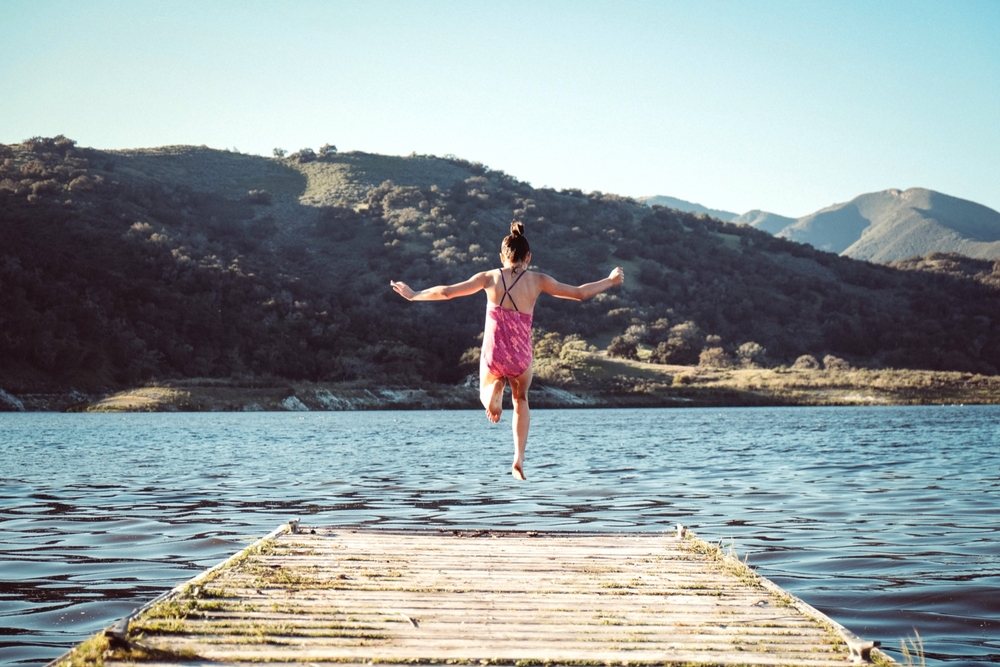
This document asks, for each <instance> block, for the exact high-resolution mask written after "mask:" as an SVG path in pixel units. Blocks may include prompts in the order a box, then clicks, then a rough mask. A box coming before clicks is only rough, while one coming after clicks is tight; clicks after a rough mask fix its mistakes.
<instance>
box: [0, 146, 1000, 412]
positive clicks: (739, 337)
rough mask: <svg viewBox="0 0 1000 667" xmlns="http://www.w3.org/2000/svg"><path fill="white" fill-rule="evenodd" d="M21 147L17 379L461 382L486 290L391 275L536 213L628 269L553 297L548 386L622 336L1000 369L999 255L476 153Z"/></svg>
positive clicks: (6, 190)
mask: <svg viewBox="0 0 1000 667" xmlns="http://www.w3.org/2000/svg"><path fill="white" fill-rule="evenodd" d="M0 164H2V166H0V233H2V237H3V240H4V242H3V244H2V246H0V388H3V389H5V390H7V391H9V392H12V393H18V392H25V391H49V390H51V391H62V390H66V389H68V388H69V387H74V388H78V389H83V390H97V389H114V388H121V387H127V386H131V385H134V384H137V383H141V382H145V381H149V380H153V379H159V380H166V379H179V378H192V377H203V378H205V377H207V378H212V377H214V378H239V379H241V381H247V382H252V381H254V379H255V378H256V379H260V378H269V377H270V378H286V379H288V380H295V381H327V382H329V381H351V380H368V381H375V382H378V381H385V382H396V383H409V384H418V383H420V382H421V381H423V380H428V381H435V382H443V383H457V382H460V381H462V380H463V379H464V377H465V376H466V374H468V373H469V372H471V371H473V370H474V369H475V363H474V355H473V353H472V352H469V350H470V349H471V348H475V347H476V346H477V345H478V339H477V336H478V335H479V334H481V331H482V321H483V317H484V315H483V312H484V299H483V298H481V297H475V298H469V299H460V300H456V301H452V302H449V303H409V302H406V301H404V300H403V299H401V298H399V297H398V296H397V295H395V294H394V293H393V292H392V290H391V289H390V288H389V285H388V283H389V280H390V279H395V280H404V281H406V282H408V283H410V284H411V285H413V286H414V287H418V288H419V287H425V286H429V285H431V284H436V283H441V282H452V281H457V280H461V279H464V278H467V277H468V276H469V275H471V274H472V273H474V272H476V271H479V270H483V269H487V268H491V267H494V266H496V263H497V254H498V251H499V243H500V240H501V239H502V237H503V236H504V234H505V233H506V231H507V228H508V226H509V223H510V220H511V217H512V215H513V216H517V217H519V218H521V219H522V220H524V222H525V224H526V227H527V236H528V238H529V240H530V241H531V244H532V249H533V255H534V261H535V263H536V265H537V266H536V268H537V269H539V270H542V271H545V272H548V273H551V274H552V275H554V276H555V277H557V278H558V279H560V280H562V281H565V282H571V283H581V282H586V281H590V280H594V279H597V278H600V277H603V276H604V275H606V274H607V272H608V271H609V270H610V269H611V268H612V267H613V266H615V265H622V266H624V267H625V268H626V274H627V283H626V285H625V286H624V287H623V288H622V289H619V290H616V291H612V292H608V293H605V294H603V295H601V296H599V297H598V298H596V299H594V300H593V301H590V302H586V303H583V304H578V303H574V302H565V301H561V300H555V299H551V300H548V301H545V300H543V301H541V302H540V303H539V305H538V307H537V309H536V319H535V321H536V323H537V331H536V334H537V336H538V339H539V342H538V346H537V350H536V355H537V358H538V360H539V377H540V379H541V381H542V382H543V383H544V382H548V383H550V384H553V385H558V384H559V383H560V382H561V381H569V380H570V379H572V374H573V372H574V371H573V369H572V363H571V358H572V353H573V350H574V349H580V346H581V345H582V346H583V347H584V348H586V347H587V346H588V345H593V346H597V347H598V348H599V349H604V348H606V347H608V346H609V345H610V344H612V343H613V350H614V351H615V353H617V354H619V355H623V356H626V357H628V356H641V357H642V358H644V359H647V360H650V361H653V362H659V363H674V364H676V363H698V361H699V359H700V358H701V355H702V354H703V353H705V352H706V351H708V354H707V356H706V357H705V358H706V359H708V362H707V363H713V362H712V361H711V360H712V359H715V360H716V362H718V363H723V364H724V363H728V361H727V360H739V359H743V360H744V361H746V362H747V363H751V362H752V363H756V364H765V365H781V364H785V365H791V364H792V363H793V362H794V361H795V360H796V359H797V358H798V357H800V356H802V355H813V356H815V357H817V358H823V357H824V356H826V355H833V356H834V357H838V358H841V359H844V360H846V361H847V362H848V363H850V364H852V365H854V366H860V367H880V366H889V367H910V368H923V369H933V370H956V371H968V372H981V373H989V374H992V373H996V371H997V368H1000V343H998V341H1000V321H998V318H997V317H996V313H998V312H1000V290H998V283H1000V267H998V263H996V262H993V263H991V262H984V261H979V262H978V263H972V264H970V263H969V262H968V261H967V260H964V259H962V258H949V257H947V256H935V257H932V258H928V259H927V260H926V261H924V260H921V261H919V262H918V261H914V262H911V263H909V264H906V265H900V266H895V267H890V266H880V265H873V264H869V263H866V262H860V261H855V260H851V259H848V258H843V257H838V256H837V255H834V254H830V253H826V252H821V251H818V250H815V249H813V248H811V247H809V246H805V245H801V244H798V243H793V242H791V241H788V240H785V239H780V238H775V237H772V236H771V235H769V234H767V233H765V232H762V231H758V230H756V229H752V228H750V227H747V226H745V225H735V224H730V223H724V222H721V221H719V220H715V219H712V218H709V217H706V216H702V215H695V214H691V213H683V212H680V211H677V210H673V209H668V208H662V207H653V208H652V209H650V208H649V207H646V206H643V205H642V204H641V203H639V202H637V201H634V200H632V199H628V198H622V197H618V196H616V195H609V194H601V193H589V194H584V193H582V192H580V191H575V190H563V191H554V190H551V189H536V188H533V187H531V186H530V185H528V184H527V183H523V182H520V181H518V180H517V179H516V178H514V177H511V176H509V175H507V174H504V173H503V172H500V171H496V170H490V169H489V168H487V167H485V166H483V165H481V164H477V163H472V162H468V161H465V160H461V159H457V158H438V157H433V156H416V155H414V156H410V157H392V156H381V155H370V154H364V153H345V154H340V153H333V152H331V153H325V154H321V155H318V156H317V155H315V154H312V152H311V151H309V152H304V153H303V152H300V153H298V154H296V155H294V156H290V157H287V158H282V159H277V158H264V157H258V156H249V155H242V154H239V153H235V152H228V151H217V150H212V149H208V148H204V147H201V148H198V147H164V148H157V149H147V150H130V151H99V150H94V149H87V148H80V147H77V146H75V145H74V143H73V142H72V141H70V140H67V139H64V138H62V137H56V138H53V139H41V138H38V139H33V140H29V141H27V142H25V143H23V144H18V145H11V146H0ZM747 343H753V344H756V346H754V345H751V346H746V345H745V344H747ZM741 346H742V347H741ZM760 348H763V349H764V350H766V353H765V352H763V351H762V350H761V349H760ZM463 355H465V356H464V357H463ZM713 355H714V356H713Z"/></svg>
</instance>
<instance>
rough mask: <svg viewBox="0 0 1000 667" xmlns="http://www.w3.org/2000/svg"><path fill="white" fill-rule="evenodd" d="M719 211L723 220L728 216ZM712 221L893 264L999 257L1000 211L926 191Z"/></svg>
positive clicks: (876, 195)
mask: <svg viewBox="0 0 1000 667" xmlns="http://www.w3.org/2000/svg"><path fill="white" fill-rule="evenodd" d="M653 199H656V198H647V201H652V200H653ZM659 199H661V200H668V199H670V200H673V198H670V197H660V198H659ZM676 201H678V202H683V200H676ZM697 206H698V207H699V208H701V209H703V211H706V210H709V209H706V208H705V207H703V206H701V205H700V204H699V205H697ZM703 211H701V212H703ZM719 213H725V214H726V216H728V212H722V211H720V212H719ZM716 217H719V218H720V219H722V220H726V221H729V222H734V223H737V224H747V225H750V226H751V227H754V228H756V229H761V230H763V231H766V232H768V233H770V234H774V235H775V236H779V237H782V238H787V239H789V240H792V241H795V242H797V243H807V244H809V245H811V246H813V247H814V248H817V249H819V250H825V251H827V252H835V253H837V254H841V255H844V256H846V257H852V258H854V259H862V260H867V261H872V262H883V263H885V262H894V261H899V260H902V259H906V258H908V257H913V256H920V255H926V254H928V253H931V252H953V253H958V254H961V255H965V256H968V257H974V258H979V259H1000V213H998V212H997V211H994V210H993V209H990V208H988V207H986V206H983V205H982V204H978V203H976V202H973V201H969V200H965V199H960V198H958V197H952V196H950V195H946V194H944V193H940V192H936V191H934V190H929V189H927V188H909V189H907V190H899V189H896V188H890V189H888V190H882V191H878V192H870V193H865V194H862V195H858V196H857V197H855V198H854V199H851V200H850V201H847V202H841V203H837V204H831V205H830V206H827V207H824V208H822V209H820V210H818V211H816V212H814V213H810V214H809V215H805V216H802V217H801V218H797V219H795V218H788V217H785V216H781V215H778V214H776V213H770V212H768V211H761V210H756V209H755V210H752V211H748V212H746V213H743V214H741V215H738V216H734V217H723V216H716Z"/></svg>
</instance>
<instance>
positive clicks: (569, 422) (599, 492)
mask: <svg viewBox="0 0 1000 667" xmlns="http://www.w3.org/2000/svg"><path fill="white" fill-rule="evenodd" d="M532 417H533V420H532V433H531V441H530V442H529V448H528V460H527V465H526V468H525V472H526V474H527V475H528V478H529V480H530V481H529V482H528V483H520V484H519V483H517V482H515V481H514V480H513V479H512V478H511V477H510V476H509V474H508V472H507V471H508V469H509V459H510V456H511V452H510V449H511V444H510V432H509V416H508V415H505V416H504V420H503V422H502V423H501V425H500V426H492V425H490V424H488V423H487V422H486V420H485V419H484V418H483V417H482V413H481V411H469V412H340V413H257V414H148V415H147V414H136V415H85V414H84V415H81V414H39V413H34V414H0V477H2V483H0V663H4V664H42V663H44V662H46V661H47V660H49V659H51V658H54V657H56V656H58V655H60V654H61V653H62V652H63V651H64V650H66V649H67V648H68V647H70V646H72V645H74V644H75V643H77V642H78V641H80V640H82V639H84V638H86V637H87V636H88V635H90V634H92V633H94V632H96V631H97V630H99V629H101V628H103V627H105V626H106V625H109V624H110V623H111V622H113V621H114V620H116V619H117V618H119V617H121V616H123V615H125V614H127V613H128V612H130V611H131V610H132V609H133V608H135V607H136V606H139V605H140V604H142V603H143V602H145V601H147V600H149V599H151V598H152V597H154V596H155V595H156V594H158V593H159V592H161V591H163V590H165V589H168V588H170V587H172V586H173V585H175V584H177V583H179V582H181V581H184V580H186V579H188V578H190V577H191V576H193V575H194V574H196V573H197V572H199V571H201V570H202V569H204V568H205V567H207V566H209V565H212V564H214V563H216V562H218V561H220V560H222V559H223V558H225V557H226V556H228V555H229V554H230V553H232V552H234V551H236V550H238V549H240V548H242V547H243V546H244V545H245V544H246V543H247V542H248V541H252V540H254V539H256V538H258V537H260V536H262V535H263V534H265V533H267V532H269V531H270V530H272V529H273V528H275V527H277V526H278V524H280V523H282V522H283V521H285V520H286V519H288V518H290V517H293V516H301V517H302V518H303V521H304V522H305V523H313V524H324V525H333V524H340V525H343V524H368V525H381V526H394V527H440V526H450V527H461V528H502V527H506V528H521V529H570V530H571V529H588V530H629V531H631V530H665V529H668V528H670V527H671V526H673V525H674V524H676V523H678V522H680V523H683V524H685V525H689V526H692V527H694V528H695V529H696V530H697V532H698V533H699V534H700V535H701V536H702V537H705V538H706V539H709V540H715V541H719V540H721V541H723V542H724V543H725V544H726V545H729V544H730V542H732V543H733V544H734V545H735V548H736V550H737V552H738V553H740V554H746V553H749V559H750V564H751V565H754V566H756V567H757V568H758V569H759V570H760V571H761V573H762V574H764V575H766V576H767V577H769V578H771V579H772V580H774V581H775V582H776V583H778V584H780V585H782V586H784V587H785V588H786V589H788V590H789V591H791V592H792V593H794V594H795V595H798V596H799V597H801V598H803V599H805V600H806V601H807V602H809V603H810V604H812V605H813V606H815V607H818V608H819V609H821V610H823V611H824V612H826V613H827V614H829V615H830V616H832V617H833V618H835V619H837V620H838V621H840V622H841V623H843V624H844V625H846V626H847V627H849V628H851V629H852V630H854V631H855V632H856V633H857V634H859V635H861V636H863V637H865V638H869V639H879V640H882V642H883V644H884V645H885V646H886V648H888V649H889V650H890V652H893V651H898V646H899V643H900V638H902V637H910V636H912V635H913V633H914V630H917V631H919V633H920V636H921V637H922V639H923V641H924V645H925V648H926V651H927V657H928V660H927V662H928V664H931V665H935V664H945V663H947V664H948V665H949V667H950V666H951V665H986V664H990V663H997V662H1000V631H998V630H1000V408H998V407H910V408H885V407H882V408H751V409H739V408H730V409H667V410H657V409H646V410H535V411H533V415H532Z"/></svg>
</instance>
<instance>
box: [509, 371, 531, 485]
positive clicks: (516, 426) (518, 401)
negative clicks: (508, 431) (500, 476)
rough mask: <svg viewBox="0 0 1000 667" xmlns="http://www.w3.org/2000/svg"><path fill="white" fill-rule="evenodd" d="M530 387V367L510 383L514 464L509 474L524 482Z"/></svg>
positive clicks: (529, 415) (529, 422)
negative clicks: (512, 404) (512, 411)
mask: <svg viewBox="0 0 1000 667" xmlns="http://www.w3.org/2000/svg"><path fill="white" fill-rule="evenodd" d="M530 386H531V367H530V366H529V367H528V370H526V371H524V373H522V374H521V375H520V376H518V377H516V378H512V379H511V381H510V395H511V398H512V399H513V400H514V423H513V431H514V464H513V465H512V466H511V468H510V474H511V475H513V476H514V478H515V479H519V480H521V481H524V479H525V477H524V450H525V448H526V447H527V446H528V427H529V426H530V425H531V411H530V410H529V409H528V387H530Z"/></svg>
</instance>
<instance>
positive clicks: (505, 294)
mask: <svg viewBox="0 0 1000 667" xmlns="http://www.w3.org/2000/svg"><path fill="white" fill-rule="evenodd" d="M527 272H528V271H527V269H525V270H524V271H523V272H522V273H521V275H520V276H518V277H517V278H515V279H514V282H512V283H511V284H510V287H507V281H506V280H505V279H504V277H503V269H500V282H502V283H503V296H502V297H500V303H499V304H498V305H501V306H502V305H503V300H504V299H510V305H512V306H514V310H517V312H521V311H520V310H518V309H517V304H516V303H514V297H512V296H511V295H510V294H509V292H510V291H511V290H512V289H514V285H516V284H517V281H518V280H520V279H521V278H522V277H523V276H524V274H525V273H527ZM511 275H513V270H511Z"/></svg>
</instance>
